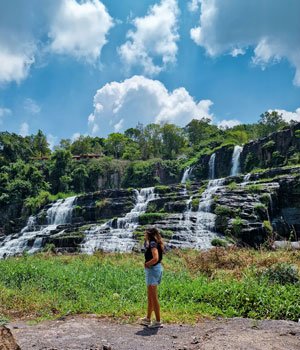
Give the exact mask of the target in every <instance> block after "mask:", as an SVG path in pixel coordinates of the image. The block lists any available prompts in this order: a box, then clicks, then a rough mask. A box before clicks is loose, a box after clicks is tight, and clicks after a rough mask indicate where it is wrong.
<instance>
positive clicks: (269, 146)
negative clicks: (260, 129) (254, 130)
mask: <svg viewBox="0 0 300 350" xmlns="http://www.w3.org/2000/svg"><path fill="white" fill-rule="evenodd" d="M274 146H275V141H273V140H270V141H268V142H266V143H265V144H264V145H263V146H262V148H263V149H265V150H267V151H270V150H272V149H273V148H274Z"/></svg>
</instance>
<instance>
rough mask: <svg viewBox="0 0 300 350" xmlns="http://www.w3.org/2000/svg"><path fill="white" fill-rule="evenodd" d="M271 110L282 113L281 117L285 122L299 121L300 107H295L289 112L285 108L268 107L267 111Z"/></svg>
mask: <svg viewBox="0 0 300 350" xmlns="http://www.w3.org/2000/svg"><path fill="white" fill-rule="evenodd" d="M272 111H276V112H278V113H279V114H281V115H282V118H283V119H284V120H285V121H286V122H288V123H289V122H291V121H292V120H293V121H296V122H300V108H297V109H296V111H295V112H289V111H286V110H285V109H273V110H272V109H269V111H268V112H272Z"/></svg>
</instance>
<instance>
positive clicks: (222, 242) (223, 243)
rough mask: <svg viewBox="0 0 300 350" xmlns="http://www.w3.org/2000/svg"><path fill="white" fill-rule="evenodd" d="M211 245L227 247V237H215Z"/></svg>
mask: <svg viewBox="0 0 300 350" xmlns="http://www.w3.org/2000/svg"><path fill="white" fill-rule="evenodd" d="M211 245H212V246H214V247H227V246H228V243H227V242H226V241H225V239H221V238H214V239H212V241H211Z"/></svg>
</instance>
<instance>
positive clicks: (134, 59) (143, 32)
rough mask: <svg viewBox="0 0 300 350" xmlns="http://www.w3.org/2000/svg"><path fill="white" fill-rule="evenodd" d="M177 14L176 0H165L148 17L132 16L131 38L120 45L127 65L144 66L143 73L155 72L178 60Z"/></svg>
mask: <svg viewBox="0 0 300 350" xmlns="http://www.w3.org/2000/svg"><path fill="white" fill-rule="evenodd" d="M178 16H179V8H178V5H177V0H162V1H161V3H160V4H155V5H154V6H152V7H151V8H150V9H149V11H148V13H147V15H146V16H145V17H137V18H135V19H134V20H133V25H134V26H135V30H134V31H132V30H130V31H129V32H128V33H127V38H128V40H127V41H126V42H125V43H124V44H123V45H122V46H120V47H119V49H118V52H119V55H120V57H121V59H122V60H123V61H124V62H125V64H126V65H127V67H128V68H130V67H132V66H141V67H142V69H143V72H144V74H147V75H156V74H158V73H160V72H161V71H162V70H164V69H166V67H167V66H168V65H169V64H173V63H175V62H176V55H177V51H178V47H177V44H176V42H177V41H178V40H179V35H178V31H177V21H178Z"/></svg>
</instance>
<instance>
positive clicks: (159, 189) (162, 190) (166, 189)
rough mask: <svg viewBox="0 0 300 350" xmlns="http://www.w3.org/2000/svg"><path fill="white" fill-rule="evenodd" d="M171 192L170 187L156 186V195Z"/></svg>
mask: <svg viewBox="0 0 300 350" xmlns="http://www.w3.org/2000/svg"><path fill="white" fill-rule="evenodd" d="M170 191H171V189H170V187H169V186H163V185H159V186H155V193H159V194H164V193H167V192H170Z"/></svg>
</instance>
